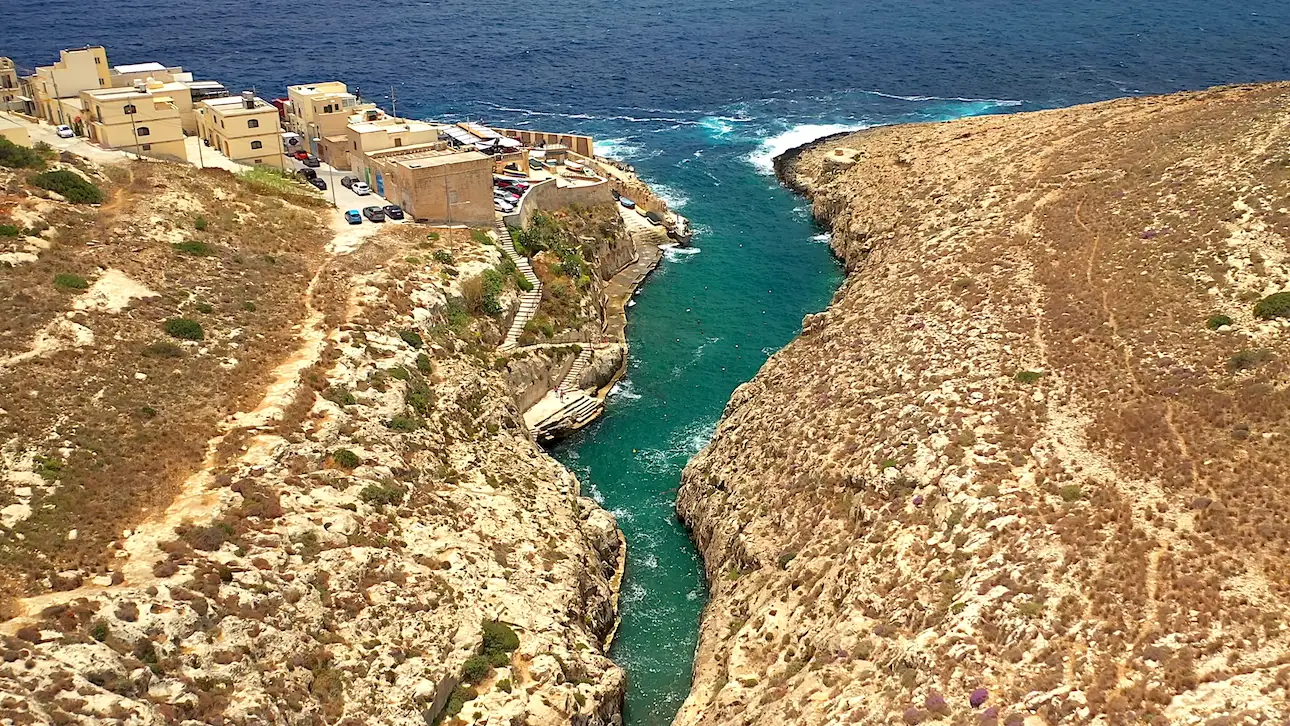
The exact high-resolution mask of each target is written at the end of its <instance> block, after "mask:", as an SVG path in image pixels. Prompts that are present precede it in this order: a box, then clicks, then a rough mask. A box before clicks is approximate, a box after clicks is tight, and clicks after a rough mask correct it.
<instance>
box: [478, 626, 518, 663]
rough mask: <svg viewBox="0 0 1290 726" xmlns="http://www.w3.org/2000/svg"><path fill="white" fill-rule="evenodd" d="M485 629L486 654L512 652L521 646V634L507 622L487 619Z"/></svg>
mask: <svg viewBox="0 0 1290 726" xmlns="http://www.w3.org/2000/svg"><path fill="white" fill-rule="evenodd" d="M483 630H484V643H483V645H484V654H485V655H488V654H490V653H510V652H512V651H514V650H517V649H518V648H519V647H520V636H519V635H518V634H516V632H515V631H514V630H512V629H511V626H509V625H507V624H506V623H502V622H498V621H496V620H485V621H484V622H483Z"/></svg>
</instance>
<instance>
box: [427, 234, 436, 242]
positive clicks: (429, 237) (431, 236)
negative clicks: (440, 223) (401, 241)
mask: <svg viewBox="0 0 1290 726" xmlns="http://www.w3.org/2000/svg"><path fill="white" fill-rule="evenodd" d="M426 240H427V241H430V242H438V241H439V233H438V232H431V233H429V234H427V235H426Z"/></svg>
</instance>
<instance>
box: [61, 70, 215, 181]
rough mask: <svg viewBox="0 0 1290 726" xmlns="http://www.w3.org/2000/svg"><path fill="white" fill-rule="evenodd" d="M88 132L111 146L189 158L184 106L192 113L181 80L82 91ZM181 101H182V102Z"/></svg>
mask: <svg viewBox="0 0 1290 726" xmlns="http://www.w3.org/2000/svg"><path fill="white" fill-rule="evenodd" d="M80 101H81V106H82V108H83V109H84V118H85V123H84V129H85V135H86V136H88V137H89V139H90V141H93V142H94V143H96V144H98V145H99V146H102V147H104V148H109V149H123V150H125V151H132V152H134V153H136V154H143V155H145V156H154V157H160V158H167V159H177V160H179V161H187V160H188V154H187V151H186V150H185V146H184V122H183V118H182V109H183V108H185V107H186V108H187V109H188V112H189V115H190V116H191V115H192V104H191V102H189V100H188V89H187V87H185V86H184V85H183V84H182V83H162V82H160V81H151V82H148V83H145V82H143V81H140V82H138V84H137V85H133V86H127V87H125V88H105V89H101V90H96V91H82V92H81V98H80ZM180 101H182V103H181V102H180Z"/></svg>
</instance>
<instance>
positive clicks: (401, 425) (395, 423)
mask: <svg viewBox="0 0 1290 726" xmlns="http://www.w3.org/2000/svg"><path fill="white" fill-rule="evenodd" d="M425 425H426V423H425V421H423V420H421V419H419V418H417V417H415V416H395V417H394V418H392V419H390V420H389V421H386V422H385V428H387V429H389V430H391V431H402V432H404V433H407V432H409V431H416V430H418V429H421V428H424V427H425Z"/></svg>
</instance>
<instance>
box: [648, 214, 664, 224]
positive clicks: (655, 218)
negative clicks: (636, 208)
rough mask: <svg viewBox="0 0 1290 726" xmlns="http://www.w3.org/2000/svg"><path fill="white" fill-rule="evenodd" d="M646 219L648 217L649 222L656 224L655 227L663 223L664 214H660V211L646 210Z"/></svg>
mask: <svg viewBox="0 0 1290 726" xmlns="http://www.w3.org/2000/svg"><path fill="white" fill-rule="evenodd" d="M645 219H648V220H649V223H650V224H652V225H654V226H655V227H657V226H659V225H660V224H662V223H663V215H661V214H659V213H658V212H646V213H645Z"/></svg>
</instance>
